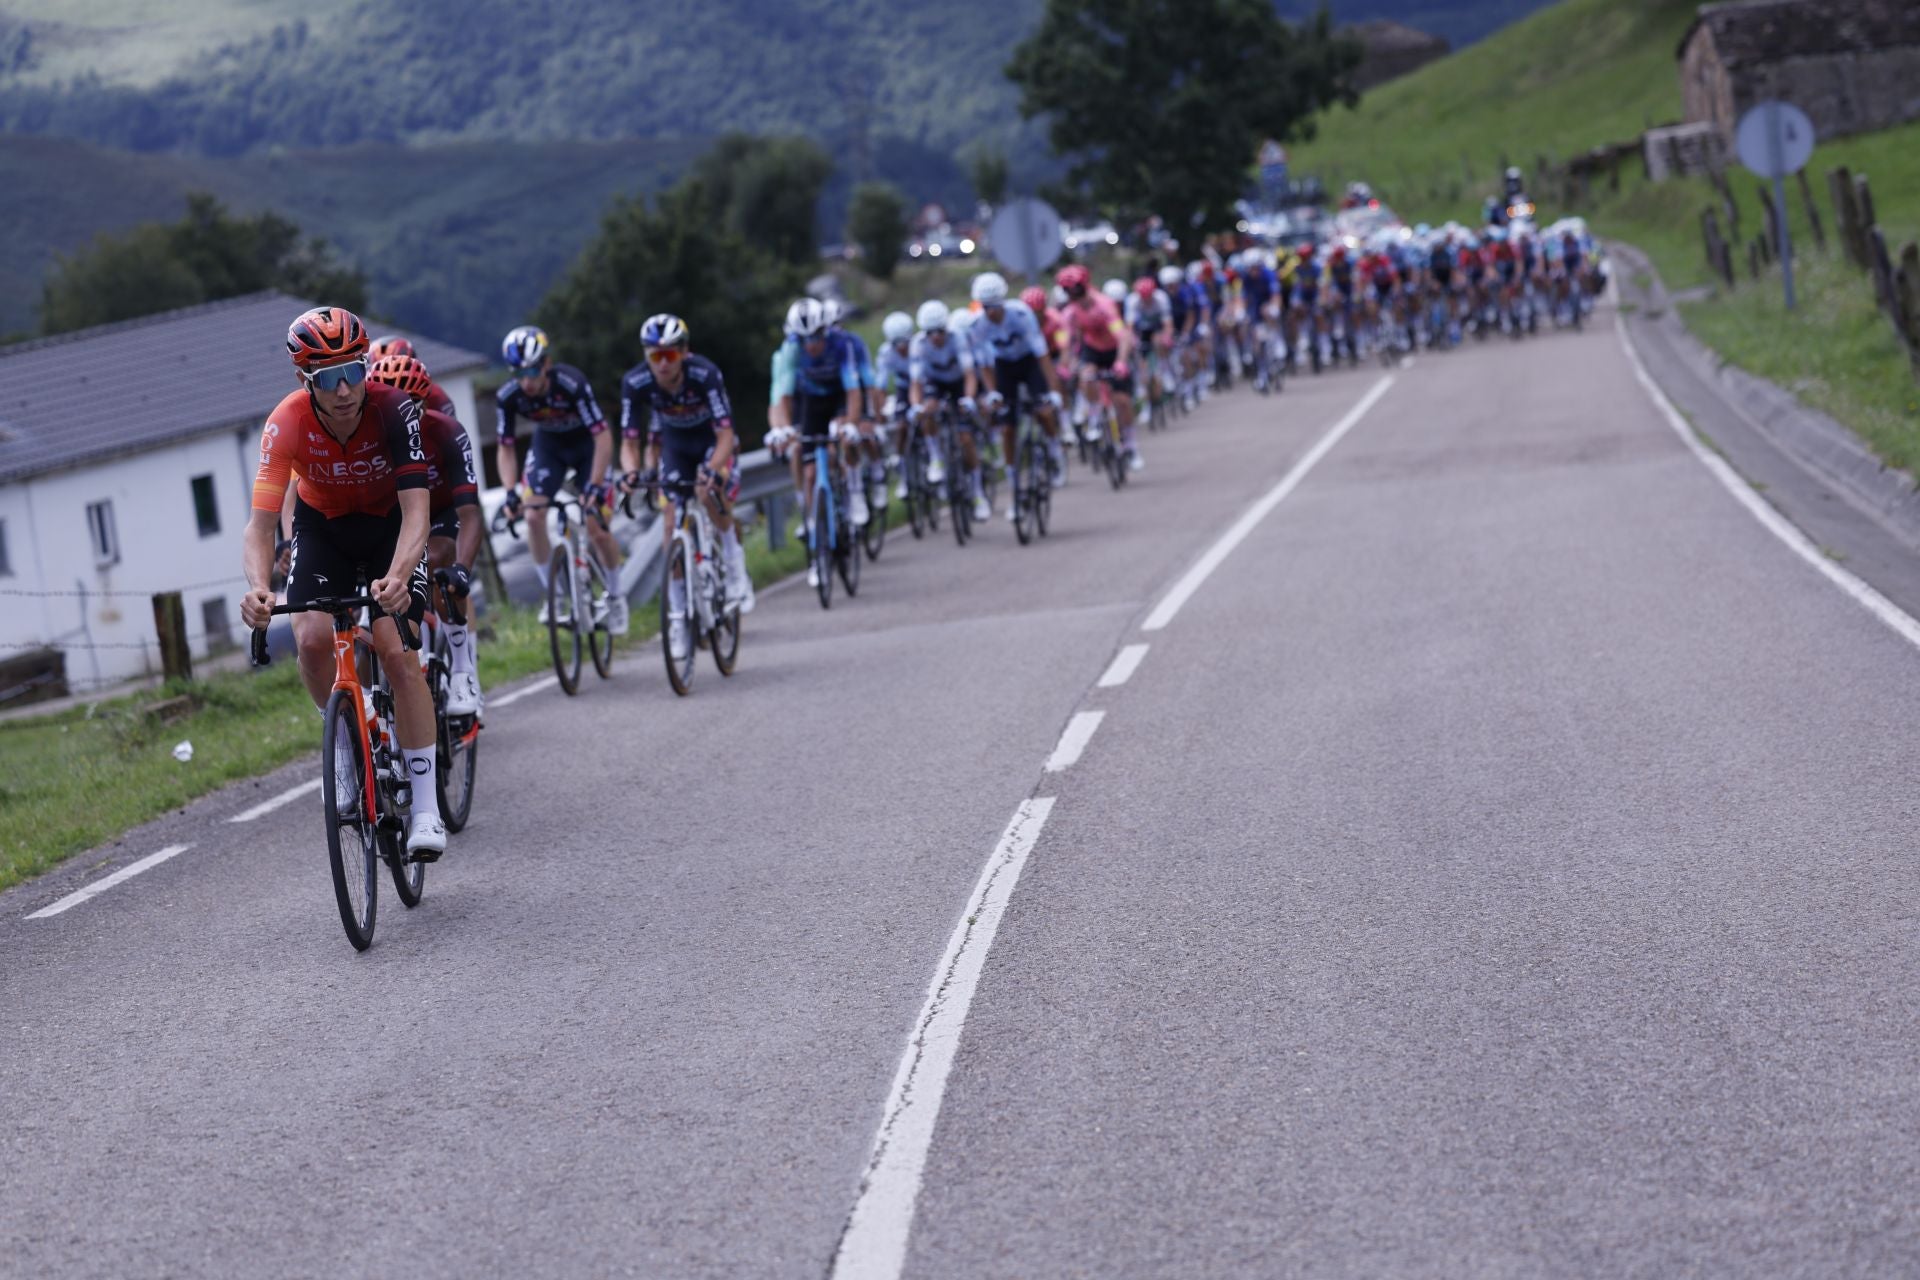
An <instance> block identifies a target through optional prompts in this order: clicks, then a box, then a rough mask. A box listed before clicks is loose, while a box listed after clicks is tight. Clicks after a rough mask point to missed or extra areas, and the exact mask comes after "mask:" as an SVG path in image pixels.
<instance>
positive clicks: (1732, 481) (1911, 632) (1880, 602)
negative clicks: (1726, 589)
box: [1614, 313, 1920, 649]
mask: <svg viewBox="0 0 1920 1280" xmlns="http://www.w3.org/2000/svg"><path fill="white" fill-rule="evenodd" d="M1614 329H1615V331H1616V332H1617V333H1618V334H1619V336H1620V346H1621V348H1622V349H1623V350H1625V351H1626V353H1627V360H1628V361H1629V362H1630V363H1631V364H1632V365H1633V376H1634V377H1636V378H1638V379H1639V380H1640V385H1641V386H1642V387H1644V388H1646V392H1647V396H1648V397H1649V398H1650V399H1651V400H1652V401H1653V404H1654V407H1655V408H1657V409H1659V410H1660V412H1661V413H1662V414H1663V415H1665V417H1666V419H1667V425H1668V426H1670V427H1672V428H1673V430H1674V433H1675V434H1676V435H1678V436H1679V437H1680V440H1681V443H1683V444H1685V445H1686V446H1687V448H1688V450H1689V451H1691V452H1692V454H1693V456H1694V457H1696V458H1698V459H1699V460H1700V465H1702V466H1704V467H1705V468H1706V469H1707V470H1708V471H1710V472H1712V473H1713V477H1714V479H1716V480H1718V481H1719V482H1720V485H1721V487H1722V488H1724V489H1725V490H1726V491H1727V492H1728V493H1730V494H1732V495H1733V496H1734V497H1735V498H1736V499H1737V500H1738V501H1739V503H1740V505H1741V506H1743V507H1745V508H1746V509H1747V510H1748V511H1749V512H1750V513H1752V515H1753V518H1754V519H1756V520H1758V521H1759V522H1760V523H1761V524H1763V525H1765V526H1766V528H1767V531H1768V532H1769V533H1771V534H1773V536H1774V537H1776V538H1778V539H1780V541H1782V542H1784V543H1786V544H1787V546H1788V547H1790V548H1791V549H1792V550H1793V553H1794V554H1795V555H1797V556H1799V557H1800V558H1801V559H1802V560H1805V561H1806V562H1807V563H1808V564H1810V565H1812V566H1813V567H1814V568H1815V569H1817V570H1818V571H1819V572H1820V573H1821V575H1822V576H1824V577H1825V578H1826V579H1827V581H1828V582H1831V583H1832V584H1833V585H1834V586H1836V587H1838V588H1840V589H1841V590H1842V591H1844V592H1846V593H1847V594H1848V595H1849V596H1851V597H1852V598H1853V600H1854V603H1856V604H1858V605H1859V606H1860V607H1861V608H1863V609H1865V610H1866V611H1867V612H1868V613H1871V614H1872V615H1873V616H1874V617H1876V618H1878V619H1879V620H1880V621H1881V622H1883V623H1885V624H1886V625H1887V627H1888V628H1889V629H1891V630H1892V631H1893V632H1895V633H1896V634H1897V635H1899V637H1900V638H1901V639H1902V640H1905V641H1906V642H1907V643H1908V644H1910V645H1912V646H1914V647H1915V648H1916V649H1920V620H1916V619H1915V618H1914V617H1913V615H1912V614H1910V613H1908V612H1907V611H1906V610H1904V609H1902V608H1901V607H1900V606H1899V605H1897V604H1895V603H1894V602H1893V601H1891V600H1889V599H1887V598H1886V597H1885V596H1883V595H1881V594H1880V593H1879V592H1878V591H1876V590H1874V589H1873V588H1872V587H1870V586H1868V585H1867V583H1866V582H1864V581H1863V580H1861V579H1860V578H1859V577H1857V576H1855V575H1854V574H1852V573H1849V572H1847V570H1845V569H1842V568H1841V567H1840V566H1839V565H1837V564H1835V563H1834V562H1833V561H1832V560H1831V559H1829V558H1828V557H1827V555H1826V553H1825V552H1823V551H1821V550H1820V548H1819V547H1817V546H1815V545H1814V543H1813V540H1812V539H1811V538H1809V537H1807V535H1806V534H1804V533H1802V532H1800V530H1799V529H1798V528H1797V527H1796V526H1795V525H1794V524H1793V523H1792V522H1791V521H1789V520H1788V519H1787V518H1786V517H1785V516H1783V515H1781V514H1780V513H1779V512H1778V511H1776V510H1774V509H1773V507H1772V506H1770V505H1768V503H1767V500H1766V499H1765V498H1762V497H1761V496H1760V495H1759V494H1758V493H1756V492H1755V491H1754V488H1753V486H1752V485H1750V484H1748V483H1747V482H1746V481H1745V480H1743V479H1741V477H1740V473H1739V472H1737V471H1735V470H1734V469H1733V468H1732V467H1731V466H1730V465H1728V463H1727V460H1726V459H1725V458H1722V457H1721V456H1720V455H1719V454H1717V453H1715V452H1713V451H1712V450H1711V449H1709V448H1707V447H1706V446H1705V445H1703V444H1701V443H1700V440H1699V438H1698V437H1697V436H1695V435H1694V433H1693V428H1692V427H1691V426H1689V425H1688V423H1687V420H1686V419H1685V418H1684V417H1682V416H1681V415H1680V411H1679V410H1678V409H1676V408H1674V406H1673V401H1671V400H1669V399H1667V393H1666V392H1664V391H1662V390H1661V389H1660V386H1659V384H1658V383H1656V382H1655V381H1654V380H1653V377H1652V375H1651V374H1649V373H1648V372H1647V367H1646V365H1644V364H1642V363H1641V362H1640V353H1639V352H1638V351H1635V350H1634V349H1633V339H1632V338H1631V337H1629V336H1628V335H1627V321H1626V317H1624V316H1622V315H1619V314H1618V313H1616V314H1615V315H1614Z"/></svg>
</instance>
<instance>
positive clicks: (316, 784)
mask: <svg viewBox="0 0 1920 1280" xmlns="http://www.w3.org/2000/svg"><path fill="white" fill-rule="evenodd" d="M319 789H320V779H318V778H309V779H307V780H306V781H305V782H302V783H301V784H299V785H298V786H294V787H288V788H287V789H286V790H285V791H282V792H281V793H280V794H279V795H277V796H275V797H274V798H273V799H271V800H262V801H261V802H260V803H259V804H257V805H255V806H253V808H251V809H242V810H241V811H240V812H239V813H236V814H234V815H233V816H232V817H231V818H228V819H227V821H228V822H252V821H253V820H254V819H255V818H264V817H266V816H267V815H268V814H270V813H272V812H273V811H274V810H275V809H278V808H281V807H282V806H284V805H289V804H292V803H293V802H294V801H295V800H298V799H299V798H300V797H301V796H304V795H307V794H309V793H311V792H315V791H318V790H319Z"/></svg>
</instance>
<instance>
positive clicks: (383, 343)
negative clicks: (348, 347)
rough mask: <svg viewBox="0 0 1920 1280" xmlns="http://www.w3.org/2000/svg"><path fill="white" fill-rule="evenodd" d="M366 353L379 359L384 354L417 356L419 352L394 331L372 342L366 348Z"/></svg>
mask: <svg viewBox="0 0 1920 1280" xmlns="http://www.w3.org/2000/svg"><path fill="white" fill-rule="evenodd" d="M367 354H368V355H370V356H372V357H373V358H374V359H375V360H379V359H382V358H383V357H386V356H417V355H419V354H420V353H419V352H418V351H415V350H414V349H413V344H412V343H411V342H408V341H407V340H406V339H405V338H403V337H401V336H400V335H399V334H397V333H396V334H390V335H388V336H387V337H384V338H382V339H380V340H379V341H378V342H376V343H374V344H373V345H372V346H371V347H369V348H368V349H367Z"/></svg>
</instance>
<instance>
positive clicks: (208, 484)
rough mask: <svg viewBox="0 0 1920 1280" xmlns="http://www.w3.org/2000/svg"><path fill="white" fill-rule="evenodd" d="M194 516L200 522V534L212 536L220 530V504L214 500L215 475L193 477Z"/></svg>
mask: <svg viewBox="0 0 1920 1280" xmlns="http://www.w3.org/2000/svg"><path fill="white" fill-rule="evenodd" d="M193 518H194V519H195V520H197V521H199V522H200V536H201V537H203V538H211V537H212V536H213V535H214V534H216V533H218V532H220V506H219V504H218V503H216V502H215V501H214V500H213V477H212V476H210V475H207V476H195V477H194V478H193Z"/></svg>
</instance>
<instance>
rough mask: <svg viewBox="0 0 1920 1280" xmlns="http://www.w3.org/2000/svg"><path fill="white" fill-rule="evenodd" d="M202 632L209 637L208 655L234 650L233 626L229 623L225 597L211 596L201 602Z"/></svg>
mask: <svg viewBox="0 0 1920 1280" xmlns="http://www.w3.org/2000/svg"><path fill="white" fill-rule="evenodd" d="M200 630H201V631H202V632H203V633H204V634H205V635H206V637H207V652H208V653H219V652H220V651H221V650H223V649H231V648H233V624H232V623H230V622H228V621H227V598H226V597H225V596H209V597H207V598H206V599H205V600H202V601H201V602H200Z"/></svg>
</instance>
